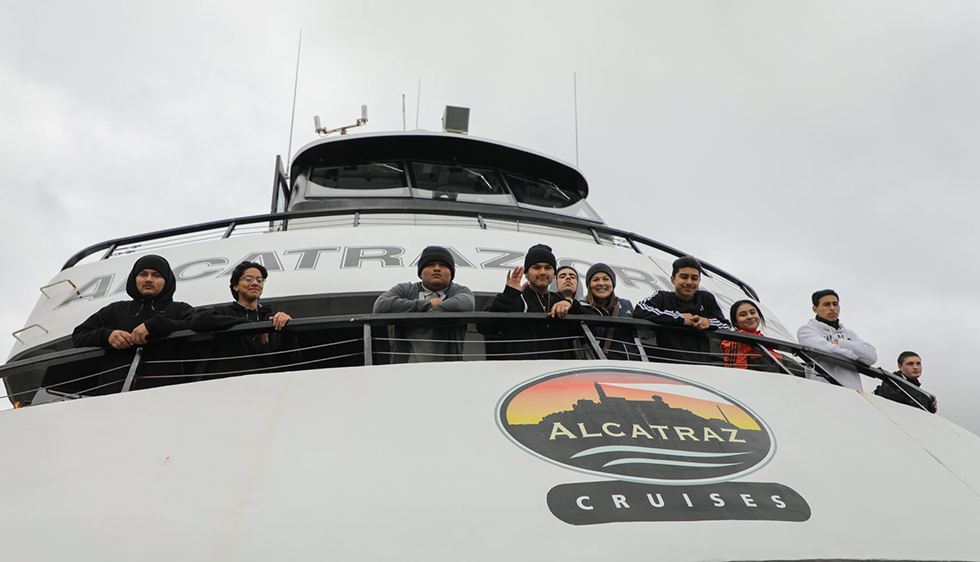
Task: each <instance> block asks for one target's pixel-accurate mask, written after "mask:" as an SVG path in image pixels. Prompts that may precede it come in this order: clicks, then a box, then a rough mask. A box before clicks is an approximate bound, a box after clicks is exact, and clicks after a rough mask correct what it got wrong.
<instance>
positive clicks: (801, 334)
mask: <svg viewBox="0 0 980 562" xmlns="http://www.w3.org/2000/svg"><path fill="white" fill-rule="evenodd" d="M810 301H811V302H812V303H813V312H815V313H816V316H815V317H814V318H811V319H810V320H809V321H808V322H807V323H806V324H804V325H802V326H800V329H799V330H797V331H796V339H797V340H798V341H799V342H800V345H805V346H808V347H812V348H813V349H816V350H819V351H823V352H825V353H833V354H835V355H839V356H841V357H846V358H848V359H851V360H852V361H860V362H862V363H864V364H865V365H874V363H875V361H877V360H878V352H877V351H875V347H874V346H873V345H871V344H870V343H868V342H866V341H864V340H862V339H861V338H860V337H859V336H858V335H857V334H856V333H855V332H854V330H850V329H848V328H845V327H844V325H843V324H841V323H840V297H838V296H837V293H836V292H834V290H833V289H823V290H820V291H817V292H815V293H813V295H812V296H811V297H810ZM821 366H822V367H823V368H824V370H826V371H827V373H828V374H829V375H830V376H832V377H833V378H834V380H836V381H837V382H839V383H840V384H841V385H842V386H845V387H847V388H850V389H852V390H856V391H858V392H862V391H863V390H864V388H863V387H862V386H861V375H860V374H859V373H858V372H857V371H856V370H854V369H852V368H848V367H845V366H843V365H836V364H831V363H829V362H825V363H821ZM806 378H808V379H812V380H817V381H822V382H830V381H828V380H826V379H824V378H823V377H821V376H820V375H819V374H818V373H817V372H816V370H814V369H811V368H808V369H807V370H806Z"/></svg>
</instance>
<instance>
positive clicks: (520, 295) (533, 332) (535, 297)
mask: <svg viewBox="0 0 980 562" xmlns="http://www.w3.org/2000/svg"><path fill="white" fill-rule="evenodd" d="M562 300H567V301H570V302H571V305H572V307H571V308H570V309H569V310H568V313H569V314H581V313H582V312H583V311H582V306H581V305H580V304H579V303H578V301H576V300H574V299H568V298H565V297H564V296H563V295H560V294H558V293H551V292H549V293H548V294H547V295H539V294H538V293H536V292H534V290H533V289H531V287H527V288H525V289H524V291H518V290H517V289H515V288H513V287H506V288H504V292H502V293H499V294H497V295H496V296H495V297H493V299H492V300H491V301H490V304H488V305H487V311H488V312H544V313H547V312H550V311H551V307H552V306H554V305H555V303H557V302H558V301H562ZM477 329H478V330H479V331H480V333H481V334H483V335H484V336H487V338H488V343H487V359H502V360H510V361H520V360H528V359H574V358H575V351H574V350H575V348H577V347H581V346H583V345H584V341H583V339H582V338H579V339H572V338H573V337H575V336H582V331H581V329H580V328H579V325H578V323H577V322H571V321H567V320H550V321H548V322H544V323H540V322H533V323H532V322H528V321H526V320H522V319H521V318H520V317H517V318H514V319H513V320H512V321H511V322H508V323H507V324H504V325H503V326H501V325H499V324H496V325H489V324H487V325H477ZM553 338H564V339H553ZM495 339H497V340H499V343H492V342H493V341H494V340H495ZM514 340H527V341H514Z"/></svg>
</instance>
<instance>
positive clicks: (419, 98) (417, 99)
mask: <svg viewBox="0 0 980 562" xmlns="http://www.w3.org/2000/svg"><path fill="white" fill-rule="evenodd" d="M420 105H422V79H421V78H419V93H418V95H417V96H415V128H416V129H418V128H419V106H420Z"/></svg>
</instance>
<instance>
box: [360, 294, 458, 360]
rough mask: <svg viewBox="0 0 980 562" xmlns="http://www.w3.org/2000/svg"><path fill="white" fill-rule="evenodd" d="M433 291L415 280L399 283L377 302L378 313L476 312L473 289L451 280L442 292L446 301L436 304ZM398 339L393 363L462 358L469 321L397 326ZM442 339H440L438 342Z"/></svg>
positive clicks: (375, 308) (395, 332)
mask: <svg viewBox="0 0 980 562" xmlns="http://www.w3.org/2000/svg"><path fill="white" fill-rule="evenodd" d="M430 293H431V291H429V290H428V289H426V288H425V287H423V286H422V282H421V281H416V282H415V283H399V284H397V285H395V286H394V287H392V288H390V289H388V290H387V291H385V292H384V293H383V294H382V295H381V296H380V297H378V300H376V301H375V302H374V312H375V314H383V313H408V312H473V309H474V308H475V306H476V302H475V301H474V299H473V291H470V290H469V288H467V287H464V286H462V285H458V284H456V283H450V284H449V287H446V288H445V289H443V290H442V291H440V293H442V294H443V295H444V298H443V299H442V302H441V303H439V304H437V305H435V306H432V303H431V302H430V299H431V298H432V297H431V296H428V295H429V294H430ZM393 328H394V329H393V330H392V332H393V334H392V335H393V336H394V339H395V341H393V342H392V344H391V352H392V356H391V362H392V363H421V362H430V361H459V360H461V359H462V357H461V354H462V353H463V340H464V339H466V323H465V322H464V323H461V324H460V325H458V326H438V327H436V326H429V325H427V326H419V325H417V326H405V325H398V326H394V327H393ZM435 340H438V341H435Z"/></svg>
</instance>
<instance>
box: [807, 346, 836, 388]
mask: <svg viewBox="0 0 980 562" xmlns="http://www.w3.org/2000/svg"><path fill="white" fill-rule="evenodd" d="M796 354H797V355H800V356H802V357H803V359H806V360H807V362H808V363H809V364H811V365H813V370H814V371H816V373H817V374H818V375H820V376H821V377H823V378H824V380H826V381H827V382H829V383H830V384H833V385H837V386H844V385H842V384H841V383H840V381H838V380H837V379H835V378H834V377H833V375H831V374H830V373H828V372H827V369H824V368H823V365H821V364H820V363H817V362H816V361H814V360H813V358H812V357H810V356H809V355H807V354H806V353H804V352H803V351H802V350H800V351H797V352H796Z"/></svg>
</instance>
